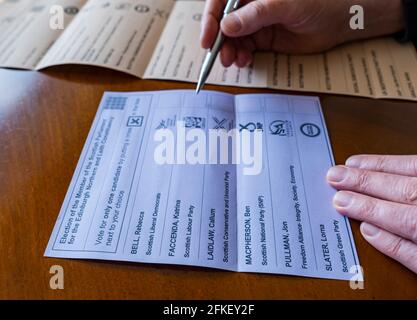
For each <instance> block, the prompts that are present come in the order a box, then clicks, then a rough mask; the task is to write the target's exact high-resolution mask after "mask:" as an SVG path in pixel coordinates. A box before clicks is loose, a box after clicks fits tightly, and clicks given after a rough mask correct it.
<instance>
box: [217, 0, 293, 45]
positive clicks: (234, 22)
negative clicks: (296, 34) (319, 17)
mask: <svg viewBox="0 0 417 320" xmlns="http://www.w3.org/2000/svg"><path fill="white" fill-rule="evenodd" d="M287 6H288V1H287V0H255V1H251V2H249V3H248V4H246V5H244V6H243V7H241V8H239V9H238V10H236V11H234V12H232V13H230V14H228V15H227V16H226V17H224V19H223V20H222V22H221V29H222V31H223V33H224V34H225V35H226V36H228V37H242V36H246V35H250V34H252V33H255V32H256V31H258V30H260V29H262V28H263V27H267V26H270V25H272V24H276V23H281V22H282V21H281V20H282V19H283V17H284V15H285V12H286V11H287V8H286V7H287ZM287 14H288V11H287Z"/></svg>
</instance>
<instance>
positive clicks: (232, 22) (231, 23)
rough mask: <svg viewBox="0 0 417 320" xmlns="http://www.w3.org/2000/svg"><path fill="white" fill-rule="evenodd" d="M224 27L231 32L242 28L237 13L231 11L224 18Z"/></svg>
mask: <svg viewBox="0 0 417 320" xmlns="http://www.w3.org/2000/svg"><path fill="white" fill-rule="evenodd" d="M223 23H224V27H225V28H226V29H227V30H228V31H231V32H238V31H239V30H240V29H241V28H242V23H241V22H240V19H239V17H238V16H237V15H236V13H231V14H229V15H227V16H226V18H224V20H223Z"/></svg>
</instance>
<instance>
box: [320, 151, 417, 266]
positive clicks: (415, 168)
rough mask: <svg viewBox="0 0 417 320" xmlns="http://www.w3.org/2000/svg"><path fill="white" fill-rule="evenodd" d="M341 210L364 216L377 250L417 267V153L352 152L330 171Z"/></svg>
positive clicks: (365, 228)
mask: <svg viewBox="0 0 417 320" xmlns="http://www.w3.org/2000/svg"><path fill="white" fill-rule="evenodd" d="M327 179H328V181H329V183H330V184H331V185H332V186H333V187H335V188H336V189H338V190H342V191H339V192H338V193H337V194H336V195H335V197H334V199H333V203H334V206H335V208H336V210H337V211H339V212H340V213H341V214H343V215H346V216H348V217H350V218H353V219H356V220H360V221H364V222H362V224H361V233H362V235H363V236H364V237H365V239H366V240H367V241H368V242H369V243H370V244H371V245H372V246H374V247H375V248H376V249H377V250H379V251H381V252H382V253H384V254H386V255H388V256H390V257H391V258H393V259H395V260H397V261H399V262H400V263H402V264H403V265H404V266H406V267H407V268H409V269H410V270H411V271H413V272H415V273H417V156H376V155H360V156H353V157H351V158H349V159H348V160H347V161H346V165H345V166H336V167H333V168H331V169H330V170H329V172H328V174H327Z"/></svg>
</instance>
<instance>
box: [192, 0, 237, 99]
mask: <svg viewBox="0 0 417 320" xmlns="http://www.w3.org/2000/svg"><path fill="white" fill-rule="evenodd" d="M239 2H240V0H228V1H227V4H226V7H225V8H224V12H223V17H222V19H223V18H224V17H225V16H227V15H228V14H229V13H231V12H233V11H234V10H236V9H237V7H238V6H239ZM224 39H225V36H224V34H223V33H222V31H221V30H220V27H219V32H218V34H217V37H216V40H215V41H214V44H213V46H212V47H211V49H210V50H209V51H208V52H207V55H206V57H205V59H204V62H203V65H202V67H201V71H200V76H199V77H198V83H197V89H196V90H195V92H196V94H198V93H199V92H200V90H201V89H202V88H203V86H204V84H205V83H206V80H207V78H208V76H209V74H210V71H211V69H212V67H213V64H214V62H215V61H216V58H217V55H218V54H219V52H220V49H221V48H222V45H223V42H224Z"/></svg>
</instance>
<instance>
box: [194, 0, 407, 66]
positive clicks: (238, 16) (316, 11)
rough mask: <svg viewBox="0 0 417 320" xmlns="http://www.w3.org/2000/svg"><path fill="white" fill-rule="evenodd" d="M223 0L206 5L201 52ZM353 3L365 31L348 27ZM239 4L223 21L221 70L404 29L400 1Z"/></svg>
mask: <svg viewBox="0 0 417 320" xmlns="http://www.w3.org/2000/svg"><path fill="white" fill-rule="evenodd" d="M226 1H227V0H207V1H206V6H205V9H204V14H203V19H202V30H201V45H202V47H203V48H205V49H209V48H210V47H211V46H212V44H213V42H214V40H215V38H216V35H217V32H218V30H219V20H220V19H221V17H222V15H223V9H224V6H225V4H226ZM353 5H361V6H362V7H363V8H364V15H365V29H364V30H352V29H351V28H350V24H349V21H350V19H351V17H352V15H351V14H350V13H349V10H350V7H351V6H353ZM240 6H241V7H240V8H239V9H238V10H236V11H234V12H233V13H231V14H229V15H228V16H226V17H225V18H224V19H223V20H222V21H221V30H222V32H223V33H224V34H225V35H226V36H227V37H228V39H227V40H226V41H225V43H224V45H223V48H222V50H221V54H220V58H221V61H222V63H223V65H224V66H225V67H228V66H230V65H232V64H233V63H235V64H236V65H237V66H238V67H244V66H246V65H248V64H249V63H250V62H251V61H252V59H253V52H254V51H257V50H261V51H275V52H284V53H314V52H320V51H323V50H326V49H329V48H332V47H334V46H336V45H338V44H341V43H343V42H347V41H351V40H354V39H363V38H369V37H375V36H380V35H385V34H391V33H394V32H397V31H400V30H401V29H402V28H403V14H402V10H403V9H402V4H401V0H338V1H335V0H241V4H240Z"/></svg>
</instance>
